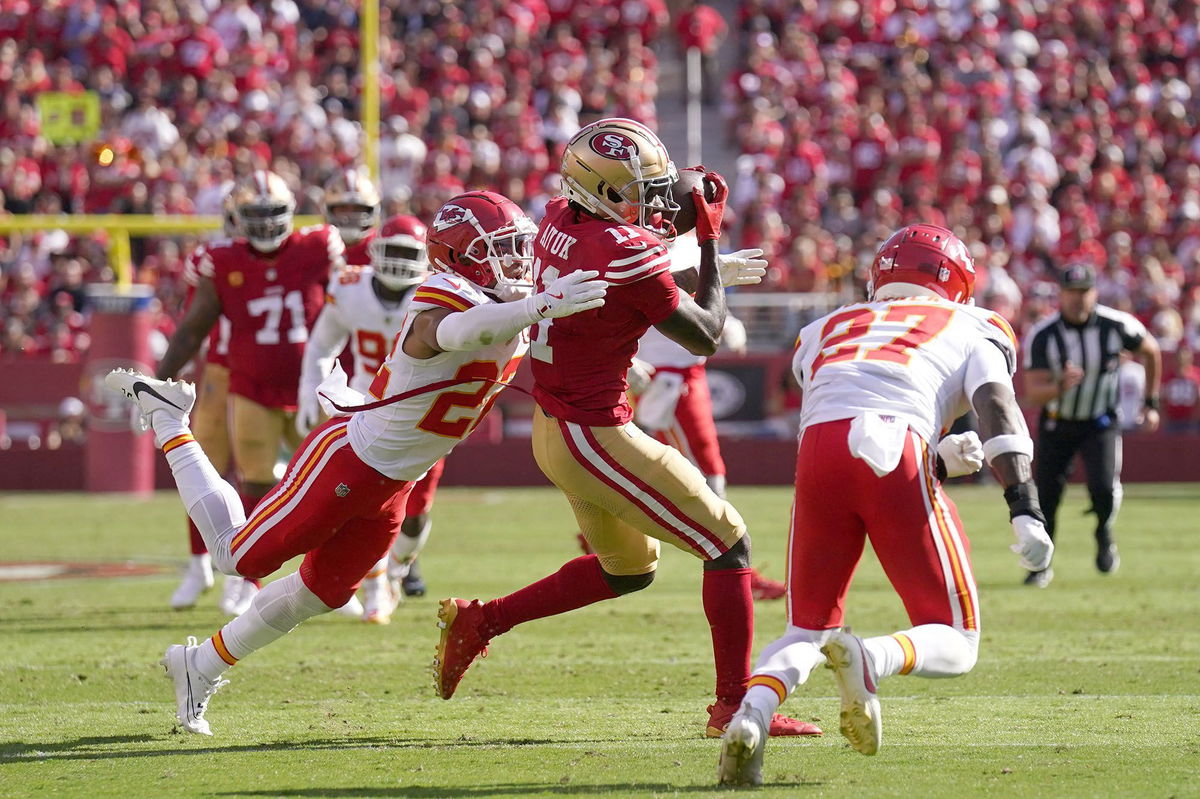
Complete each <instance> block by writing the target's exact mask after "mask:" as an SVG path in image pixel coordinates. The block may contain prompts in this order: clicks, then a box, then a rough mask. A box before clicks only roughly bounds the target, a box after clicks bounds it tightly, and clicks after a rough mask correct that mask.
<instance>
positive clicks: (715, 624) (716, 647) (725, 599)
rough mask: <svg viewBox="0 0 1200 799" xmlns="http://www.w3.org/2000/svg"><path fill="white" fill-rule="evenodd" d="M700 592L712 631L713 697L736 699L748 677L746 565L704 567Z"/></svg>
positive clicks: (750, 606)
mask: <svg viewBox="0 0 1200 799" xmlns="http://www.w3.org/2000/svg"><path fill="white" fill-rule="evenodd" d="M701 593H702V596H703V600H704V615H705V616H706V617H708V627H709V630H710V632H711V633H712V641H713V662H714V664H715V666H716V671H717V698H718V699H723V700H726V701H729V702H740V701H742V697H743V696H744V695H745V693H746V683H747V682H748V681H749V679H750V647H751V645H752V644H753V643H754V598H753V597H752V596H751V595H750V569H713V570H709V571H705V572H704V583H703V588H702V592H701Z"/></svg>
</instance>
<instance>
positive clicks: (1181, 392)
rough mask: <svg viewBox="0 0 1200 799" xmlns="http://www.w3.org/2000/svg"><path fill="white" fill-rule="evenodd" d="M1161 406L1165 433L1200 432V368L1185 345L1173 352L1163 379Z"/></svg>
mask: <svg viewBox="0 0 1200 799" xmlns="http://www.w3.org/2000/svg"><path fill="white" fill-rule="evenodd" d="M1162 403H1163V411H1164V412H1165V414H1166V422H1167V425H1166V427H1167V431H1168V432H1185V431H1186V432H1190V431H1194V430H1200V367H1197V366H1196V365H1195V363H1194V362H1193V353H1192V351H1191V350H1190V349H1189V348H1188V347H1186V346H1181V347H1180V348H1179V349H1177V350H1176V351H1175V358H1174V364H1173V365H1172V367H1171V368H1170V369H1169V370H1168V372H1167V374H1166V376H1164V378H1163V385H1162Z"/></svg>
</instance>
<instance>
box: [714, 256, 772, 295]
mask: <svg viewBox="0 0 1200 799" xmlns="http://www.w3.org/2000/svg"><path fill="white" fill-rule="evenodd" d="M762 254H763V251H762V250H760V249H758V248H757V247H753V248H751V249H748V250H738V251H737V252H731V253H729V254H728V255H718V256H717V265H718V266H719V267H720V270H721V285H722V286H725V287H726V288H728V287H729V286H753V285H756V284H758V283H761V282H762V279H763V276H764V275H766V274H767V261H766V259H765V258H763V257H762Z"/></svg>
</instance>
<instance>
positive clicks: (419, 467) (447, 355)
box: [348, 273, 529, 480]
mask: <svg viewBox="0 0 1200 799" xmlns="http://www.w3.org/2000/svg"><path fill="white" fill-rule="evenodd" d="M492 302H495V300H493V299H492V298H491V297H489V296H488V295H487V294H484V293H483V291H482V290H481V289H480V288H479V287H478V286H476V285H474V284H472V283H470V282H469V281H467V280H464V279H462V278H460V277H457V276H455V275H451V274H444V273H439V274H435V275H433V276H432V277H430V278H428V279H427V280H426V281H425V282H424V283H422V284H421V285H420V286H418V287H417V290H416V291H415V292H413V297H412V300H411V302H410V305H409V308H408V314H407V315H406V316H405V318H404V322H403V324H402V325H401V328H400V333H399V335H398V336H397V337H396V343H395V344H394V345H393V347H392V351H391V354H390V355H389V356H388V357H387V360H385V361H384V363H383V365H382V366H381V367H380V368H379V373H378V374H377V375H376V376H375V378H374V380H373V382H372V384H371V386H370V388H369V390H368V391H369V394H370V396H369V397H367V400H368V401H372V400H377V399H386V398H387V397H393V396H395V395H397V394H400V393H403V392H408V391H413V390H415V389H420V388H423V387H427V386H430V385H432V384H434V383H438V382H440V381H456V382H457V383H458V384H456V385H451V386H447V387H445V388H442V389H438V390H435V391H429V392H425V393H421V394H418V395H416V396H413V397H411V398H409V399H405V400H401V401H399V402H396V403H393V404H391V405H385V406H383V407H381V408H376V409H374V410H369V411H360V412H358V413H355V414H354V415H353V417H351V419H350V424H349V430H348V436H349V439H350V446H351V447H353V449H354V452H355V453H356V454H357V455H358V457H359V458H360V459H362V461H363V462H364V463H366V464H367V465H368V466H370V467H371V468H373V469H375V470H376V471H378V472H380V473H381V474H384V475H386V476H387V477H391V478H392V479H394V480H418V479H420V478H421V477H422V476H424V474H425V472H427V471H429V467H431V466H433V464H435V463H437V462H438V461H439V460H441V459H442V458H443V457H445V456H446V455H447V454H448V453H449V452H450V450H452V449H454V446H455V445H456V444H457V443H458V442H459V441H461V440H462V439H464V438H466V437H467V435H468V434H470V432H471V430H473V429H474V428H475V425H476V424H478V423H479V420H480V419H482V418H483V416H484V414H486V413H487V412H488V410H489V409H490V408H491V406H492V403H493V402H494V401H495V399H496V395H497V394H499V393H500V391H501V390H502V389H503V388H504V386H505V385H506V384H507V383H508V382H509V381H510V380H512V378H513V375H514V374H515V373H516V371H517V366H518V365H519V364H520V362H521V358H522V356H524V354H525V352H526V351H527V350H528V349H529V334H528V332H527V331H525V330H522V331H521V333H519V334H518V335H517V336H515V337H514V338H513V339H512V340H510V341H506V342H503V343H496V344H490V345H488V346H486V347H483V348H481V349H478V350H474V351H471V352H443V353H439V354H438V355H435V356H434V357H432V358H426V359H424V360H422V359H417V358H412V357H409V356H408V355H405V354H404V351H403V349H402V348H401V346H400V343H401V342H403V341H404V337H405V336H406V335H407V334H408V331H409V329H410V328H411V327H412V323H413V320H414V319H415V318H416V316H417V315H418V314H419V313H421V312H422V311H428V310H432V309H435V308H449V309H451V310H455V311H465V310H468V309H469V308H472V307H474V306H476V305H484V304H487V303H492ZM484 381H495V382H484Z"/></svg>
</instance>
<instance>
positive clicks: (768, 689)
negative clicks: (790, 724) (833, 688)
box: [742, 625, 832, 729]
mask: <svg viewBox="0 0 1200 799" xmlns="http://www.w3.org/2000/svg"><path fill="white" fill-rule="evenodd" d="M830 632H832V631H831V630H806V629H804V628H803V627H793V626H791V625H789V626H788V628H787V630H786V631H785V632H784V634H783V635H782V636H780V637H779V638H777V639H775V640H774V641H772V642H771V643H770V644H768V645H767V648H766V649H764V650H763V651H762V654H761V655H759V656H758V665H757V666H756V667H755V669H754V674H752V675H751V676H750V688H749V690H747V691H746V698H745V699H743V700H742V707H743V708H746V709H747V710H749V711H750V712H751V713H753V714H754V716H755V720H756V721H757V722H759V723H760V724H761V725H762V726H763V728H764V729H767V728H769V727H770V725H771V716H772V715H773V714H774V713H775V709H776V708H778V707H779V705H780V704H781V703H782V702H783V700H784V698H785V697H787V696H788V695H790V694H791V693H792V691H794V690H796V686H797V685H800V684H801V683H804V682H807V680H808V676H809V675H810V674H812V670H813V669H815V668H817V667H818V666H820V665H821V664H823V663H824V662H825V656H824V655H823V654H821V647H822V646H823V645H824V644H825V642H826V641H827V640H828V639H829V634H830Z"/></svg>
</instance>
